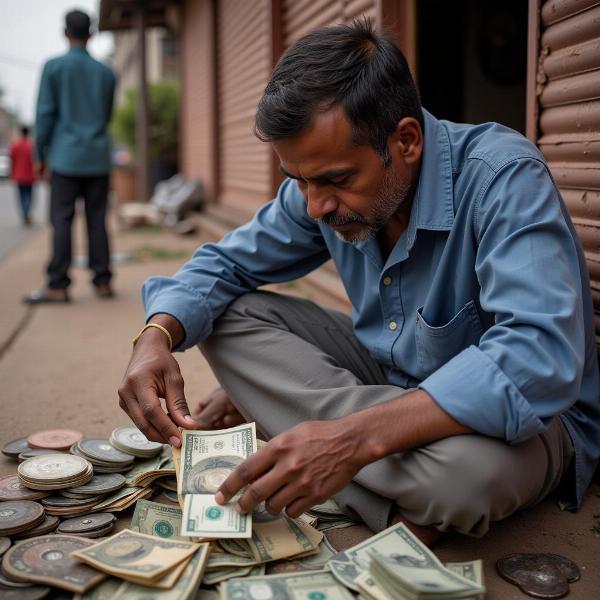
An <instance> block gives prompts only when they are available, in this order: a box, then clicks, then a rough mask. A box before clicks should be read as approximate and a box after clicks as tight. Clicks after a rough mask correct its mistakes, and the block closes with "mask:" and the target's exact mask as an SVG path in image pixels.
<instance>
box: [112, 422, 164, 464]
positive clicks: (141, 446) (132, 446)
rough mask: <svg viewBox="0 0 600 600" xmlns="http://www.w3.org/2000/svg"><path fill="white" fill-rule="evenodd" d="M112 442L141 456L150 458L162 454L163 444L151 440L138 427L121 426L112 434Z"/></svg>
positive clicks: (116, 446) (120, 448)
mask: <svg viewBox="0 0 600 600" xmlns="http://www.w3.org/2000/svg"><path fill="white" fill-rule="evenodd" d="M110 443H111V444H112V445H113V446H114V447H115V448H118V449H119V450H123V452H129V453H130V454H133V455H134V456H139V457H140V458H150V457H152V456H156V455H157V454H160V452H161V451H162V449H163V444H160V443H158V442H151V441H150V440H148V438H147V437H146V436H145V435H144V434H143V433H142V432H141V431H140V430H139V429H138V428H137V427H119V428H117V429H115V430H114V431H113V432H112V433H111V435H110Z"/></svg>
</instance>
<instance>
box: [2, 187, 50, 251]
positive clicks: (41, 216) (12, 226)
mask: <svg viewBox="0 0 600 600" xmlns="http://www.w3.org/2000/svg"><path fill="white" fill-rule="evenodd" d="M33 194H34V199H33V202H34V205H33V213H32V217H33V222H34V225H33V227H23V225H22V223H21V215H20V212H19V209H18V204H17V202H18V200H17V191H16V189H15V187H14V185H13V183H12V182H11V181H8V180H6V179H1V180H0V260H2V259H3V258H4V257H5V256H6V255H7V254H9V252H11V251H12V250H14V249H15V248H18V247H19V246H20V245H21V244H22V243H23V242H25V241H26V240H28V239H29V238H30V237H31V236H32V235H35V233H37V232H38V231H39V228H40V227H41V226H42V225H43V224H44V223H45V222H46V220H47V216H46V215H47V209H46V206H47V203H48V185H47V184H46V183H38V184H36V186H35V187H34V191H33Z"/></svg>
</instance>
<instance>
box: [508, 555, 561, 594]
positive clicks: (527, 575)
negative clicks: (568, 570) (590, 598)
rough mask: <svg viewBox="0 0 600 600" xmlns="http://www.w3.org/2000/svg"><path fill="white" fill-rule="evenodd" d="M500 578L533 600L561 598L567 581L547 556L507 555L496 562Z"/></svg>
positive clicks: (554, 562)
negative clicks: (536, 599)
mask: <svg viewBox="0 0 600 600" xmlns="http://www.w3.org/2000/svg"><path fill="white" fill-rule="evenodd" d="M496 569H497V570H498V573H499V574H500V576H501V577H503V578H504V579H506V581H509V582H510V583H512V584H514V585H516V586H518V587H519V589H521V591H523V592H525V593H526V594H528V595H530V596H534V597H535V598H562V596H565V595H566V594H568V593H569V583H568V579H567V577H566V576H565V575H563V573H562V572H561V570H560V568H559V567H558V565H557V561H555V560H553V559H551V558H550V557H549V556H548V555H547V554H520V553H519V554H508V555H507V556H504V557H503V558H501V559H499V560H498V561H497V562H496Z"/></svg>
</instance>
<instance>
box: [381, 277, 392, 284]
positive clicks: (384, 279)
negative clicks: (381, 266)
mask: <svg viewBox="0 0 600 600" xmlns="http://www.w3.org/2000/svg"><path fill="white" fill-rule="evenodd" d="M390 283H392V278H391V277H384V278H383V285H390Z"/></svg>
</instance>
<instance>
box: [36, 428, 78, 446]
mask: <svg viewBox="0 0 600 600" xmlns="http://www.w3.org/2000/svg"><path fill="white" fill-rule="evenodd" d="M82 437H83V434H82V433H81V432H80V431H73V430H72V429H50V430H48V431H38V432H36V433H32V434H31V435H30V436H29V437H28V438H27V443H28V444H29V446H30V447H31V448H47V449H50V450H68V449H69V448H70V447H71V446H72V445H73V444H75V443H76V442H78V441H79V440H80V439H81V438H82Z"/></svg>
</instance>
